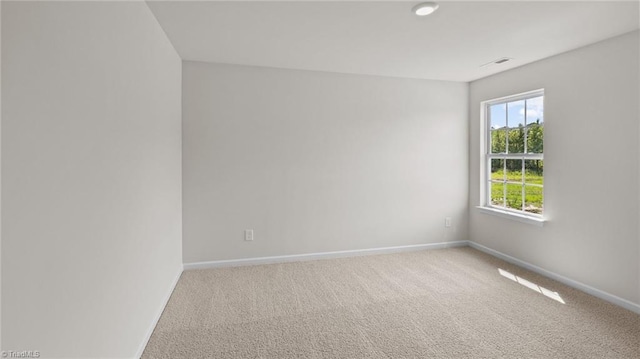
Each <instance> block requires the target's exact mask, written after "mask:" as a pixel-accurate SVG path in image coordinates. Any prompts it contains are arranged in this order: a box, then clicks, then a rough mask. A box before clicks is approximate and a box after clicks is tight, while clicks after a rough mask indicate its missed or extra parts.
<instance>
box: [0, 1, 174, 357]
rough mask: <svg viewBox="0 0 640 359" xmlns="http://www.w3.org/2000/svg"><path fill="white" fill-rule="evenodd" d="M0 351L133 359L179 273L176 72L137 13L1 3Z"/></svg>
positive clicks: (150, 20) (93, 5) (119, 7)
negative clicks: (0, 245)
mask: <svg viewBox="0 0 640 359" xmlns="http://www.w3.org/2000/svg"><path fill="white" fill-rule="evenodd" d="M2 10H3V12H2V16H3V18H2V30H3V31H2V35H3V38H2V104H3V106H2V175H3V178H2V222H3V226H2V295H3V298H2V313H3V317H2V328H3V331H2V335H3V338H2V344H3V348H2V349H4V350H14V351H19V350H39V351H40V352H41V353H42V356H43V357H65V358H69V357H83V358H87V357H103V358H104V357H133V356H134V355H135V354H136V352H137V351H138V349H139V346H140V345H141V343H142V342H143V341H144V340H145V336H146V335H147V332H148V330H149V329H150V327H151V325H152V324H153V321H154V319H155V317H156V315H157V314H158V311H159V310H161V309H162V305H163V304H164V303H163V301H164V299H165V297H166V296H167V295H168V294H169V291H170V290H171V285H172V283H173V282H172V281H173V280H174V279H175V277H176V276H177V275H178V274H179V273H180V271H181V267H182V264H181V242H180V239H181V169H180V168H181V132H180V131H181V129H180V121H181V60H180V58H179V57H178V55H177V54H176V52H175V50H174V49H173V47H172V46H171V44H170V42H169V41H168V40H167V38H166V37H165V35H164V33H163V31H162V30H161V28H160V26H159V25H158V24H157V22H156V19H155V18H154V17H153V15H152V14H151V13H150V11H149V9H148V8H147V6H146V4H145V3H144V2H117V3H113V2H111V3H109V2H65V3H62V2H20V3H13V2H3V9H2Z"/></svg>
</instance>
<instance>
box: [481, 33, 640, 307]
mask: <svg viewBox="0 0 640 359" xmlns="http://www.w3.org/2000/svg"><path fill="white" fill-rule="evenodd" d="M638 41H639V38H638V32H634V33H629V34H626V35H623V36H620V37H616V38H613V39H610V40H607V41H604V42H600V43H597V44H594V45H591V46H587V47H584V48H581V49H578V50H575V51H571V52H568V53H565V54H561V55H558V56H555V57H551V58H548V59H545V60H542V61H539V62H536V63H533V64H530V65H526V66H523V67H520V68H517V69H514V70H511V71H507V72H504V73H501V74H498V75H495V76H491V77H488V78H485V79H481V80H478V81H475V82H473V83H471V87H470V119H471V123H470V135H471V138H470V146H471V148H470V160H471V161H470V177H469V181H470V197H469V205H470V207H471V209H470V233H471V237H470V239H471V240H473V241H476V242H478V243H480V244H483V245H485V246H488V247H490V248H492V249H495V250H498V251H500V252H503V253H506V254H508V255H511V256H513V257H516V258H518V259H520V260H524V261H526V262H529V263H532V264H534V265H537V266H539V267H542V268H544V269H546V270H550V271H552V272H555V273H557V274H560V275H563V276H565V277H569V278H571V279H573V280H577V281H579V282H582V283H584V284H587V285H590V286H592V287H595V288H597V289H600V290H603V291H605V292H608V293H610V294H613V295H616V296H618V297H621V298H623V299H626V300H629V301H632V302H635V303H640V288H639V287H640V277H639V268H638V262H639V260H640V258H639V256H638V253H639V241H640V239H639V233H638V225H637V221H638V218H639V213H638V209H639V206H638V188H639V186H638V184H639V183H640V182H639V177H638V163H639V155H638V150H639V148H638V143H639V133H638V118H639V108H638V98H639V96H640V92H639V90H638V87H639V81H638V75H639V71H638V67H639V62H638V50H639V48H638ZM538 88H544V89H545V143H544V146H545V154H544V155H545V217H547V218H548V222H547V223H546V224H545V225H544V227H542V228H539V227H535V226H531V225H528V224H524V223H519V222H514V221H512V220H509V219H504V218H499V217H495V216H491V215H487V214H484V213H479V212H478V211H477V210H476V209H475V206H477V205H479V203H480V202H479V201H480V199H479V198H480V197H479V191H480V167H479V159H480V144H479V139H480V132H479V131H480V102H481V101H484V100H489V99H493V98H497V97H502V96H506V95H510V94H516V93H520V92H524V91H528V90H534V89H538Z"/></svg>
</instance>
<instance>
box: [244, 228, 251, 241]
mask: <svg viewBox="0 0 640 359" xmlns="http://www.w3.org/2000/svg"><path fill="white" fill-rule="evenodd" d="M244 240H245V241H252V240H253V229H245V230H244Z"/></svg>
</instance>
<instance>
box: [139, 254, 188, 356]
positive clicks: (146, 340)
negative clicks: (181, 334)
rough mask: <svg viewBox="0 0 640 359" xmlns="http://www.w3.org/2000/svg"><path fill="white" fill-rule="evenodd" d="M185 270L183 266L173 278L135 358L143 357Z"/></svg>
mask: <svg viewBox="0 0 640 359" xmlns="http://www.w3.org/2000/svg"><path fill="white" fill-rule="evenodd" d="M183 270H184V266H181V267H180V270H179V271H178V274H177V275H176V276H175V278H173V282H172V283H171V287H170V288H169V291H168V292H167V294H166V295H165V297H164V300H163V301H162V305H161V306H160V308H159V309H158V312H157V313H156V316H155V317H154V319H153V322H152V323H151V325H150V326H149V330H147V334H146V335H145V338H144V340H143V341H142V344H140V347H139V348H138V352H137V353H136V356H135V358H137V359H139V358H140V357H141V356H142V353H144V349H145V348H146V347H147V344H148V343H149V339H151V335H152V334H153V330H154V329H156V325H157V324H158V321H159V320H160V317H161V316H162V312H164V308H165V307H166V306H167V303H169V299H170V298H171V294H173V290H174V289H175V288H176V285H177V284H178V280H179V279H180V276H181V275H182V271H183Z"/></svg>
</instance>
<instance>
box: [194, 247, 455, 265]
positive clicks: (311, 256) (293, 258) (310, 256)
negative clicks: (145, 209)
mask: <svg viewBox="0 0 640 359" xmlns="http://www.w3.org/2000/svg"><path fill="white" fill-rule="evenodd" d="M464 246H467V241H452V242H441V243H428V244H415V245H409V246H398V247H384V248H369V249H355V250H349V251H337V252H321V253H306V254H293V255H288V256H274V257H258V258H243V259H229V260H219V261H209V262H194V263H185V264H184V269H185V270H189V269H206V268H220V267H239V266H250V265H258V264H271V263H284V262H301V261H309V260H315V259H331V258H345V257H357V256H365V255H372V254H388V253H398V252H410V251H419V250H425V249H441V248H451V247H464Z"/></svg>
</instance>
